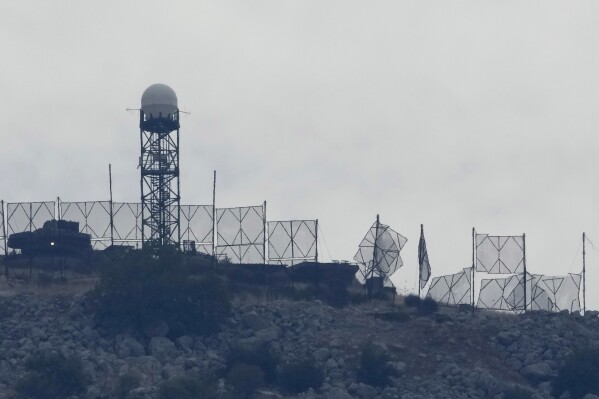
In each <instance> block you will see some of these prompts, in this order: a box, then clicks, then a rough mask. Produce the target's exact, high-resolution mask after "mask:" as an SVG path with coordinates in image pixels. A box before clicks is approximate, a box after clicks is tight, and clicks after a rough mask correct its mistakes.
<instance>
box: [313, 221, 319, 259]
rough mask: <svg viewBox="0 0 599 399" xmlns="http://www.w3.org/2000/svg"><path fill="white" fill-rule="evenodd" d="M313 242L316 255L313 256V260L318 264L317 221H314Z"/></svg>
mask: <svg viewBox="0 0 599 399" xmlns="http://www.w3.org/2000/svg"><path fill="white" fill-rule="evenodd" d="M314 240H315V241H316V254H315V255H314V260H315V261H316V263H318V219H316V226H315V229H314Z"/></svg>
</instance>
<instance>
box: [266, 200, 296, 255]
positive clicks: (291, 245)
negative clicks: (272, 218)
mask: <svg viewBox="0 0 599 399" xmlns="http://www.w3.org/2000/svg"><path fill="white" fill-rule="evenodd" d="M291 248H293V243H292V244H291ZM262 254H263V259H264V264H266V259H267V258H266V201H264V205H263V206H262Z"/></svg>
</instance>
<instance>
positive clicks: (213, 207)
mask: <svg viewBox="0 0 599 399" xmlns="http://www.w3.org/2000/svg"><path fill="white" fill-rule="evenodd" d="M215 263H216V170H215V171H214V175H213V177H212V265H213V266H214V264H215Z"/></svg>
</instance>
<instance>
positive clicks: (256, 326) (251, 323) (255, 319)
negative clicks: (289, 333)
mask: <svg viewBox="0 0 599 399" xmlns="http://www.w3.org/2000/svg"><path fill="white" fill-rule="evenodd" d="M241 320H242V321H243V323H244V324H245V325H246V326H247V327H249V328H251V329H252V330H254V331H260V330H263V329H265V328H268V327H270V326H271V324H270V323H269V322H267V321H266V320H264V319H263V318H262V317H260V316H259V315H258V314H257V313H256V312H254V311H250V312H246V313H244V314H243V315H242V316H241Z"/></svg>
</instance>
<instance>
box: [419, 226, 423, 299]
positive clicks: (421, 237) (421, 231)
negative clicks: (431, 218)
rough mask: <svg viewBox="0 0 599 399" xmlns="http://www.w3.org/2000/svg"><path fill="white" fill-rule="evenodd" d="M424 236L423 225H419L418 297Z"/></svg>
mask: <svg viewBox="0 0 599 399" xmlns="http://www.w3.org/2000/svg"><path fill="white" fill-rule="evenodd" d="M423 238H424V226H423V225H422V224H421V225H420V245H418V298H420V281H421V280H422V240H423Z"/></svg>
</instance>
